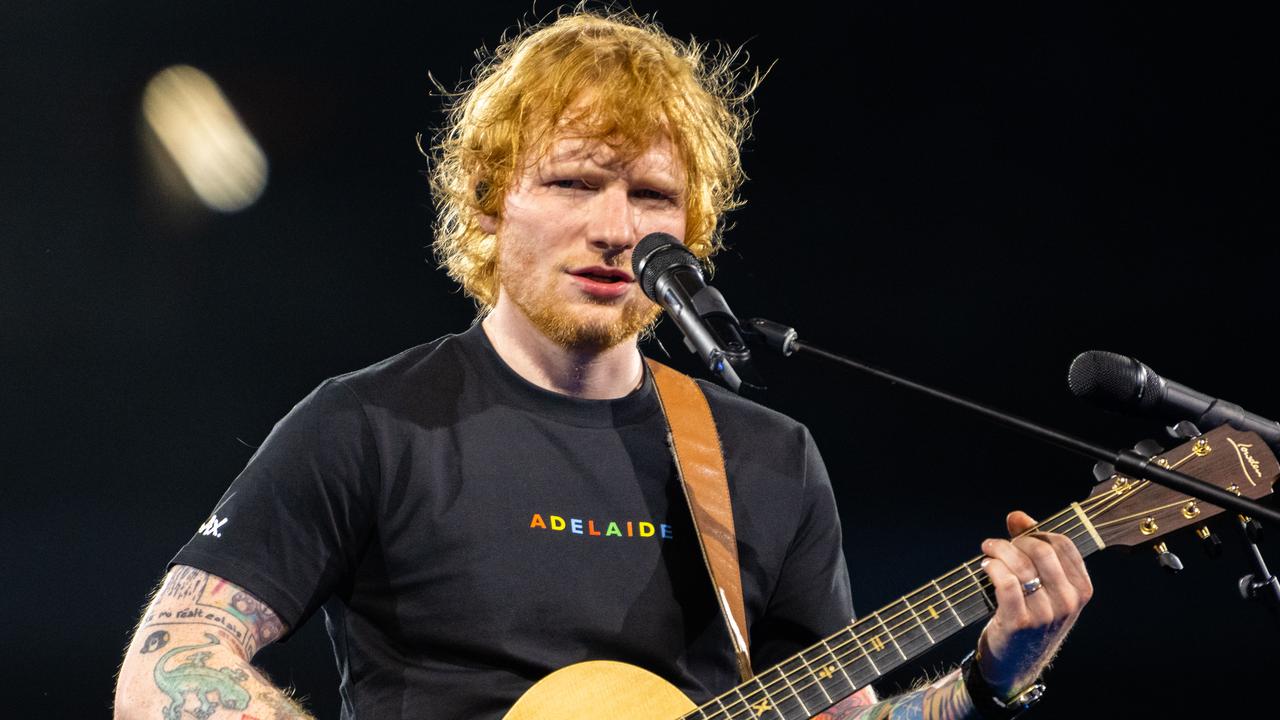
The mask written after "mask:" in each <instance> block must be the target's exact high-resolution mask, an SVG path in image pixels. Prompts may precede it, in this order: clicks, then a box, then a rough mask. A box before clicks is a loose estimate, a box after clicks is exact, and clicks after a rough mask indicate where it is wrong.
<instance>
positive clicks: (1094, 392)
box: [1067, 350, 1160, 410]
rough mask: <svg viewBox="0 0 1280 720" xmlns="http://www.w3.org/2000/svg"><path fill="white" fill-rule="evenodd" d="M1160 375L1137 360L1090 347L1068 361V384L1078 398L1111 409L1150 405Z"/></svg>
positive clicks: (1157, 395)
mask: <svg viewBox="0 0 1280 720" xmlns="http://www.w3.org/2000/svg"><path fill="white" fill-rule="evenodd" d="M1159 385H1160V376H1158V375H1156V374H1155V373H1154V372H1152V371H1151V370H1150V368H1148V367H1147V366H1146V365H1143V364H1142V363H1140V362H1138V361H1137V360H1135V359H1133V358H1131V357H1127V356H1125V355H1120V354H1118V353H1113V352H1107V351H1105V350H1089V351H1088V352H1082V353H1080V354H1079V355H1077V356H1076V359H1075V360H1072V361H1071V368H1070V369H1069V370H1068V371H1067V387H1069V388H1071V393H1072V394H1073V395H1075V396H1076V397H1078V398H1081V399H1084V400H1088V401H1089V402H1092V403H1095V404H1097V405H1101V406H1103V407H1108V408H1112V409H1117V410H1119V409H1126V408H1134V407H1138V408H1140V409H1146V408H1149V407H1150V406H1151V405H1152V404H1154V403H1155V402H1156V401H1157V398H1158V397H1159V394H1160V387H1159Z"/></svg>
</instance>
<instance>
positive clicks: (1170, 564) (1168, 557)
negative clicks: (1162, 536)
mask: <svg viewBox="0 0 1280 720" xmlns="http://www.w3.org/2000/svg"><path fill="white" fill-rule="evenodd" d="M1156 555H1157V556H1158V558H1159V560H1158V562H1159V564H1160V567H1162V568H1164V569H1165V570H1168V571H1169V572H1170V573H1176V572H1180V571H1181V570H1182V561H1181V560H1179V559H1178V556H1177V555H1174V554H1173V553H1171V552H1169V546H1168V545H1165V544H1164V543H1160V544H1159V545H1156Z"/></svg>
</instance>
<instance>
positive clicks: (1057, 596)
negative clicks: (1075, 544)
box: [1012, 533, 1080, 619]
mask: <svg viewBox="0 0 1280 720" xmlns="http://www.w3.org/2000/svg"><path fill="white" fill-rule="evenodd" d="M1012 545H1013V547H1014V549H1015V550H1017V551H1019V552H1021V553H1022V554H1023V555H1025V556H1026V557H1027V558H1029V559H1030V560H1031V562H1032V563H1034V564H1035V574H1036V577H1039V578H1040V582H1041V589H1040V590H1038V591H1036V592H1035V593H1033V594H1034V595H1043V596H1044V597H1045V599H1047V600H1048V601H1049V605H1050V606H1051V607H1052V608H1053V615H1054V618H1055V619H1062V618H1066V617H1068V616H1070V615H1073V614H1074V613H1076V612H1077V611H1078V610H1079V609H1080V594H1079V592H1078V591H1077V589H1076V586H1075V584H1074V583H1072V582H1071V579H1070V578H1068V577H1067V573H1066V570H1064V569H1063V567H1062V561H1061V559H1059V557H1058V548H1057V546H1055V545H1054V544H1053V543H1052V542H1051V541H1048V540H1045V539H1043V536H1042V535H1041V534H1040V533H1034V534H1031V535H1023V536H1022V537H1018V538H1014V540H1013V542H1012ZM1027 604H1028V606H1034V605H1035V602H1034V601H1032V600H1031V599H1030V598H1028V600H1027Z"/></svg>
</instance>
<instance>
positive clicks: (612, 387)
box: [481, 302, 644, 400]
mask: <svg viewBox="0 0 1280 720" xmlns="http://www.w3.org/2000/svg"><path fill="white" fill-rule="evenodd" d="M481 326H482V327H483V329H484V332H485V335H487V336H488V338H489V342H490V343H491V344H492V345H493V349H494V350H495V351H497V353H498V357H500V358H502V360H503V362H505V363H506V364H507V365H508V366H510V367H511V369H512V370H514V371H515V372H516V374H518V375H519V376H520V377H522V378H524V379H525V380H528V381H529V382H531V383H533V384H534V385H537V386H538V387H540V388H543V389H544V390H550V391H552V392H557V393H560V394H562V395H569V396H571V397H576V398H582V399H584V400H611V399H614V398H620V397H623V396H624V395H627V394H628V393H630V392H631V391H632V390H634V389H635V388H636V387H638V386H639V385H640V380H641V378H642V377H643V376H644V365H643V362H642V361H641V359H640V352H639V351H638V350H637V349H636V343H635V339H634V338H632V339H631V340H627V341H624V342H621V343H618V344H617V345H615V346H613V347H611V348H607V349H603V350H602V349H599V348H574V347H565V346H564V345H561V344H559V343H557V342H555V341H553V340H551V339H550V338H548V337H547V336H546V335H543V334H542V331H540V330H538V328H537V327H536V326H534V325H533V323H531V322H530V321H529V319H528V318H527V317H526V316H525V315H524V313H523V312H521V311H520V310H519V309H518V308H515V307H514V306H513V305H512V304H510V303H502V302H499V303H498V305H497V306H496V307H495V308H494V309H493V311H492V312H490V313H489V315H488V316H486V317H485V319H484V321H483V322H482V323H481Z"/></svg>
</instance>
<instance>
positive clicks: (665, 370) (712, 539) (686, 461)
mask: <svg viewBox="0 0 1280 720" xmlns="http://www.w3.org/2000/svg"><path fill="white" fill-rule="evenodd" d="M645 361H646V362H648V364H649V370H650V371H651V372H652V373H653V380H654V383H655V384H656V385H657V387H658V403H659V404H660V405H661V406H662V413H663V415H665V416H666V418H667V427H668V428H669V429H670V433H669V435H668V438H667V439H668V442H669V444H670V445H671V455H672V457H674V458H675V461H676V475H677V476H679V478H680V486H681V487H682V488H684V496H685V499H686V500H688V501H689V514H690V515H691V516H692V517H693V528H694V530H695V531H697V533H698V546H699V547H700V548H701V549H702V559H703V561H704V562H705V563H706V565H707V573H708V574H709V575H710V576H711V584H712V586H713V588H714V589H715V595H716V606H717V607H719V608H720V614H721V616H722V617H724V621H725V626H726V627H727V628H728V629H729V641H730V642H732V643H733V653H734V656H735V657H736V658H737V660H738V674H739V675H740V676H741V677H742V679H743V681H746V680H750V679H751V649H750V646H749V642H748V640H747V634H748V632H747V613H746V609H745V607H744V605H743V602H742V574H741V572H740V571H739V569H738V540H737V535H736V534H735V533H734V529H733V506H732V505H731V504H730V501H729V479H728V478H727V477H726V476H725V473H724V455H723V452H722V449H721V447H720V435H719V433H717V432H716V423H715V420H714V419H713V418H712V417H711V406H710V405H708V404H707V398H706V396H704V395H703V394H702V389H701V388H699V387H698V384H697V383H696V382H694V381H693V378H690V377H689V376H687V375H684V374H682V373H679V372H677V371H675V370H672V369H671V368H669V367H667V366H666V365H663V364H662V363H659V362H656V361H654V360H650V359H649V358H645Z"/></svg>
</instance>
